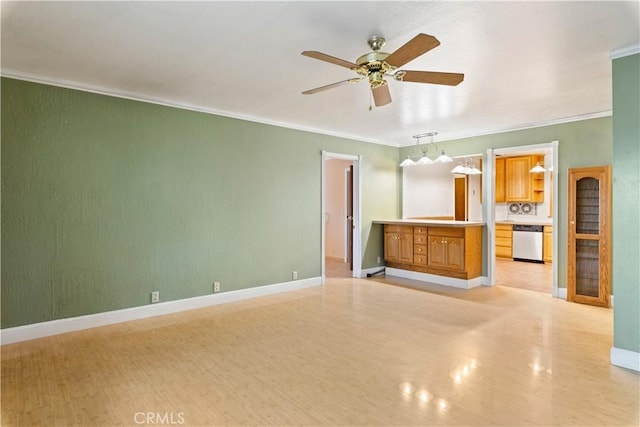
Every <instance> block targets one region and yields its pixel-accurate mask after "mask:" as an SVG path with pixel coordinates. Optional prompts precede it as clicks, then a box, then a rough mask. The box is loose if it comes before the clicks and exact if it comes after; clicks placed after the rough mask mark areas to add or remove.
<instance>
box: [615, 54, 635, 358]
mask: <svg viewBox="0 0 640 427" xmlns="http://www.w3.org/2000/svg"><path fill="white" fill-rule="evenodd" d="M638 76H640V54H636V55H631V56H627V57H624V58H618V59H615V60H614V61H613V156H614V157H613V269H612V270H613V274H612V277H613V293H614V297H615V308H614V312H613V316H614V317H613V320H614V328H613V330H614V335H613V345H614V347H616V348H619V349H624V350H629V351H633V352H635V353H640V216H639V215H638V212H640V79H639V78H638ZM636 357H637V356H636ZM636 363H637V359H636ZM636 366H637V365H636Z"/></svg>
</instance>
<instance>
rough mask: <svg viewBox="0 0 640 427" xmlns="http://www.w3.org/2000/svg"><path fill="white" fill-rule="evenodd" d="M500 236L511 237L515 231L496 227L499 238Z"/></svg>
mask: <svg viewBox="0 0 640 427" xmlns="http://www.w3.org/2000/svg"><path fill="white" fill-rule="evenodd" d="M498 237H504V238H507V239H511V238H512V237H513V231H511V230H498V229H496V238H498Z"/></svg>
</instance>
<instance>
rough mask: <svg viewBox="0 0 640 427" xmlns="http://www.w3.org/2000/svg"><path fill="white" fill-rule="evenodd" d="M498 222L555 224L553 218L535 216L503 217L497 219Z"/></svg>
mask: <svg viewBox="0 0 640 427" xmlns="http://www.w3.org/2000/svg"><path fill="white" fill-rule="evenodd" d="M496 224H506V225H509V224H527V225H553V220H552V219H551V218H549V219H541V218H533V219H526V218H522V219H520V218H517V219H501V220H496Z"/></svg>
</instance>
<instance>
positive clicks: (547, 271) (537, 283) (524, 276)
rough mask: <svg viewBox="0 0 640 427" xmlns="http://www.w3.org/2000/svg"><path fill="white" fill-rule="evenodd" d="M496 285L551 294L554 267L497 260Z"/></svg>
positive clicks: (502, 259)
mask: <svg viewBox="0 0 640 427" xmlns="http://www.w3.org/2000/svg"><path fill="white" fill-rule="evenodd" d="M494 281H495V284H496V285H499V286H509V287H511V288H519V289H527V290H530V291H536V292H545V293H547V294H551V291H552V290H553V265H552V264H550V263H546V264H537V263H532V262H522V261H513V260H510V259H504V258H496V274H495V278H494Z"/></svg>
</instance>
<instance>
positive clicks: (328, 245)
mask: <svg viewBox="0 0 640 427" xmlns="http://www.w3.org/2000/svg"><path fill="white" fill-rule="evenodd" d="M351 164H352V162H351V161H349V160H340V159H328V160H326V165H325V174H326V181H325V185H326V186H325V208H326V212H325V223H326V226H325V227H326V228H325V238H326V241H325V256H328V257H332V258H341V259H344V258H345V248H344V242H345V238H346V217H347V211H346V197H347V194H346V181H345V179H346V174H345V169H348V168H349V165H351Z"/></svg>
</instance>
